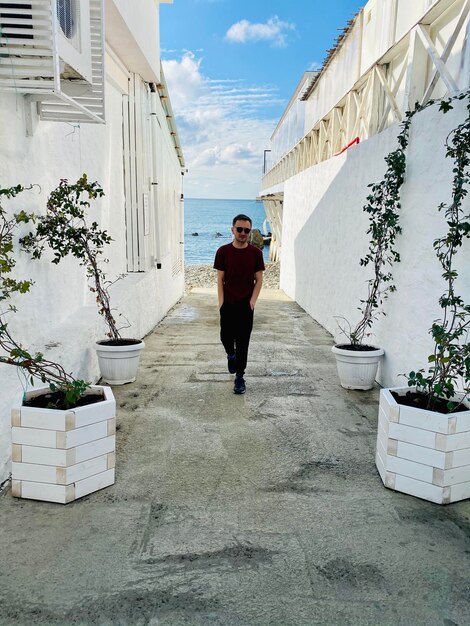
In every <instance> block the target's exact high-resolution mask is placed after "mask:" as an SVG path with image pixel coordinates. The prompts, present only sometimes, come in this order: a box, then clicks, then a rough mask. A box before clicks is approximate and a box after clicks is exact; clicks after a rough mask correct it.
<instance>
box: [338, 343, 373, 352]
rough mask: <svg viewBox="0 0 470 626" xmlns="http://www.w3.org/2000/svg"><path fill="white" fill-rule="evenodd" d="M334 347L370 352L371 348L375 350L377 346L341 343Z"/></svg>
mask: <svg viewBox="0 0 470 626" xmlns="http://www.w3.org/2000/svg"><path fill="white" fill-rule="evenodd" d="M336 347H337V348H339V349H340V350H351V352H371V351H372V350H377V348H374V346H368V345H366V344H362V343H357V344H352V343H343V344H341V345H340V346H336Z"/></svg>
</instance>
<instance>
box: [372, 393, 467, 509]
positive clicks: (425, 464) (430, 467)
mask: <svg viewBox="0 0 470 626" xmlns="http://www.w3.org/2000/svg"><path fill="white" fill-rule="evenodd" d="M409 390H410V388H409V387H404V388H401V387H399V388H396V389H382V390H381V391H380V404H379V422H378V430H377V448H376V457H375V462H376V465H377V469H378V470H379V474H380V477H381V479H382V482H383V483H384V485H385V486H386V487H388V488H389V489H394V490H395V491H401V492H403V493H407V494H410V495H412V496H416V497H417V498H422V499H423V500H429V501H430V502H435V503H437V504H449V503H450V502H456V501H458V500H464V499H465V498H470V403H469V402H468V401H466V402H465V403H464V404H465V405H466V406H468V407H469V410H468V411H463V412H461V413H450V414H448V415H446V414H444V413H436V412H434V411H429V410H424V409H419V408H414V407H409V406H404V405H401V404H398V403H397V401H396V400H395V399H394V397H393V396H392V394H391V392H392V391H396V392H397V393H398V394H399V395H404V394H405V393H406V392H407V391H409ZM412 390H413V391H414V389H412ZM461 398H462V396H460V398H458V400H460V399H461Z"/></svg>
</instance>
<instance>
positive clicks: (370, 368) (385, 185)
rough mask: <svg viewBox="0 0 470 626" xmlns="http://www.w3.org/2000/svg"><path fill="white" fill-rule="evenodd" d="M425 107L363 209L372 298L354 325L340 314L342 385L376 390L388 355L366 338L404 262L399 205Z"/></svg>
mask: <svg viewBox="0 0 470 626" xmlns="http://www.w3.org/2000/svg"><path fill="white" fill-rule="evenodd" d="M422 108H423V107H421V106H419V105H417V106H416V108H415V109H414V110H413V111H408V112H407V113H406V117H405V121H404V122H403V123H402V125H401V131H400V133H399V135H398V137H397V140H398V148H397V149H396V150H394V151H393V152H391V153H390V154H389V155H388V156H387V157H386V158H385V162H386V163H387V170H386V173H385V176H384V179H383V180H382V181H380V182H379V183H373V184H371V185H369V187H371V194H370V195H369V196H368V197H367V204H366V205H365V206H364V209H363V210H364V211H365V212H366V213H368V215H369V228H368V230H367V234H368V235H370V241H369V251H368V253H367V254H366V256H365V257H364V258H362V259H361V260H360V264H361V265H362V266H364V267H367V266H369V265H371V266H372V269H373V276H372V278H371V279H370V280H369V281H368V283H367V284H368V294H367V298H366V299H365V300H361V306H360V307H359V310H360V311H361V318H360V320H359V321H358V322H357V324H356V325H355V326H354V327H352V325H351V324H350V323H349V322H348V321H347V320H346V319H345V318H341V317H338V318H337V319H338V320H341V321H338V325H339V328H340V331H341V334H343V335H345V336H346V339H347V341H346V342H343V343H338V344H336V345H334V346H333V347H332V352H333V354H334V355H335V358H336V365H337V369H338V376H339V379H340V382H341V386H342V387H344V388H346V389H363V390H366V389H371V388H372V387H373V386H374V381H375V377H376V374H377V369H378V366H379V362H380V359H381V358H382V356H383V354H384V351H383V349H382V348H380V347H377V346H374V345H369V343H368V342H367V338H368V337H369V335H370V332H369V331H370V328H371V327H372V324H373V322H374V321H375V319H377V317H378V315H379V314H380V313H381V312H382V313H383V311H382V304H383V301H384V300H385V299H386V298H387V296H388V295H389V293H391V292H393V291H394V290H395V286H394V285H393V282H392V279H393V277H392V273H391V272H390V269H389V268H390V267H391V266H392V265H393V264H394V263H396V262H398V261H400V255H399V254H398V252H397V251H396V250H395V249H394V244H395V239H396V237H397V235H399V234H400V233H401V227H400V224H399V209H400V189H401V186H402V184H403V181H404V177H405V171H406V156H405V151H406V147H407V145H408V141H409V132H410V126H411V120H412V117H413V115H414V114H415V113H417V111H419V110H422Z"/></svg>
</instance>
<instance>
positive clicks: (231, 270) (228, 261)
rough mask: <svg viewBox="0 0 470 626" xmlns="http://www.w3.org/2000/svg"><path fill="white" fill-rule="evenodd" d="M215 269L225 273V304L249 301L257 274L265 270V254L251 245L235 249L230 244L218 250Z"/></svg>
mask: <svg viewBox="0 0 470 626" xmlns="http://www.w3.org/2000/svg"><path fill="white" fill-rule="evenodd" d="M214 268H215V269H216V270H221V271H223V272H225V274H224V302H228V303H229V304H235V303H236V302H243V301H249V300H250V298H251V295H252V293H253V289H254V286H255V274H256V272H259V271H262V270H264V269H265V268H264V261H263V253H262V252H261V250H260V249H259V248H257V247H256V246H252V245H251V244H250V243H249V244H248V246H247V247H246V248H235V246H234V245H233V244H231V243H228V244H226V245H225V246H221V247H220V248H219V249H218V250H217V253H216V255H215V261H214Z"/></svg>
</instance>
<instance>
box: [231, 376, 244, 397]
mask: <svg viewBox="0 0 470 626" xmlns="http://www.w3.org/2000/svg"><path fill="white" fill-rule="evenodd" d="M245 391H246V385H245V379H244V378H242V377H241V376H236V377H235V384H234V385H233V393H236V394H241V393H245Z"/></svg>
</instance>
